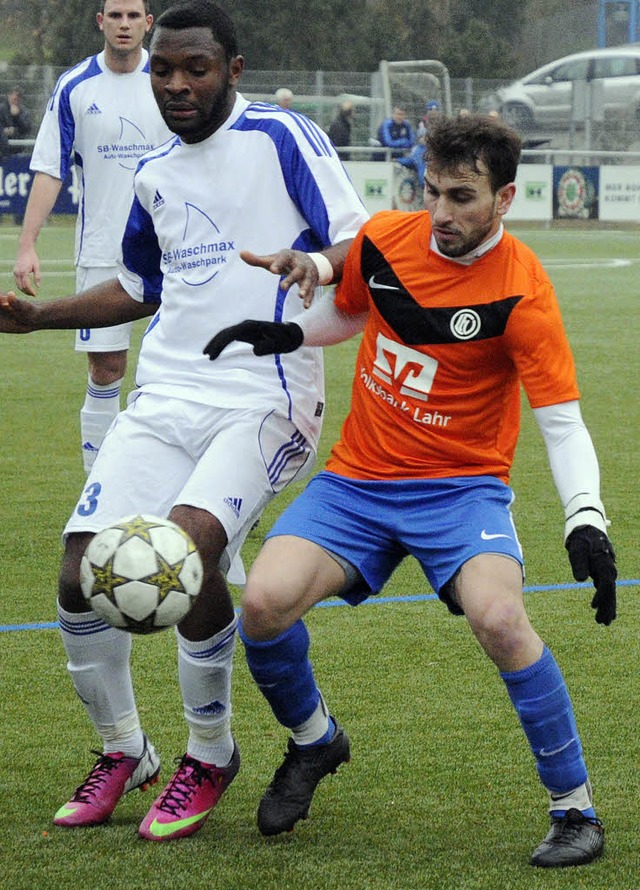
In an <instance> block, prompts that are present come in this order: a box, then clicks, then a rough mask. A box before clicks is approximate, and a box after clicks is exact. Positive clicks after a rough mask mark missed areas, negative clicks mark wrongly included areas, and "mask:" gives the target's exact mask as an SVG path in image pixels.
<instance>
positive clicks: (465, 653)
mask: <svg viewBox="0 0 640 890" xmlns="http://www.w3.org/2000/svg"><path fill="white" fill-rule="evenodd" d="M518 233H519V234H520V236H521V237H522V238H523V240H525V241H527V242H528V243H530V244H531V245H532V246H533V247H534V248H535V249H536V250H537V252H538V253H539V255H540V256H541V257H542V258H543V260H544V261H545V264H546V265H547V267H548V270H549V272H550V274H551V277H552V279H553V281H554V283H555V284H556V287H557V290H558V294H559V297H560V301H561V305H562V309H563V314H564V318H565V322H566V326H567V329H568V332H569V337H570V339H571V342H572V345H573V347H574V351H575V356H576V360H577V364H578V369H579V379H580V384H581V389H582V394H583V413H584V416H585V419H586V421H587V423H588V425H589V427H590V430H591V433H592V436H593V439H594V442H595V444H596V448H597V450H598V453H599V457H600V464H601V473H602V489H603V498H604V500H605V504H606V505H607V510H608V513H609V517H610V519H611V520H612V526H611V536H612V539H613V541H614V544H615V546H616V550H617V555H618V565H619V574H620V581H621V583H620V591H619V617H618V620H617V621H616V622H615V623H614V624H613V625H612V626H611V627H610V628H608V629H605V628H602V627H599V626H597V625H596V624H595V622H594V620H593V612H592V610H591V609H590V608H589V600H590V592H589V590H588V589H585V587H586V585H582V586H581V585H576V584H575V583H573V582H572V579H571V574H570V570H569V566H568V562H567V559H566V554H565V552H564V549H563V546H562V527H563V523H562V512H561V509H560V505H559V503H558V500H557V495H556V493H555V490H554V488H553V484H552V481H551V476H550V472H549V469H548V466H547V462H546V455H545V452H544V447H543V444H542V440H541V438H540V435H539V433H538V431H537V428H536V426H535V422H534V420H533V417H532V414H531V412H530V411H529V409H528V408H527V407H526V406H525V410H524V412H523V432H522V438H521V443H520V445H519V448H518V452H517V457H516V465H515V468H514V474H513V479H512V482H513V486H514V489H515V491H516V494H517V500H516V504H515V514H516V521H517V524H518V529H519V534H520V538H521V541H522V544H523V547H524V551H525V556H526V557H527V585H528V587H527V603H528V609H529V612H530V615H531V617H532V620H533V622H534V624H535V626H536V628H537V629H538V631H539V632H540V634H541V635H542V636H543V637H544V639H545V640H546V642H547V643H548V645H549V646H550V648H551V649H552V650H553V652H554V654H555V655H556V658H557V659H558V661H559V663H560V665H561V666H562V668H563V670H564V673H565V676H566V679H567V682H568V684H569V688H570V691H571V693H572V696H573V700H574V705H575V709H576V713H577V717H578V724H579V727H580V730H581V734H582V741H583V744H584V747H585V753H586V757H587V762H588V765H589V767H590V771H591V779H592V782H593V784H594V789H595V794H596V803H597V806H598V812H599V815H600V816H601V817H602V818H603V820H604V821H605V823H606V827H607V838H608V840H607V844H608V846H607V851H606V854H605V857H604V858H603V859H602V860H601V861H600V862H598V863H595V864H593V865H591V866H588V867H585V868H581V869H570V870H568V871H565V872H551V873H549V872H546V871H538V870H534V869H532V868H530V867H529V865H528V864H527V863H528V856H529V853H530V851H531V849H532V848H533V847H534V846H535V845H536V844H537V843H538V841H539V840H540V839H541V837H542V836H543V835H544V834H545V832H546V830H547V814H546V793H545V792H544V789H543V788H542V787H541V785H540V784H539V782H538V780H537V777H536V773H535V768H534V763H533V758H532V756H531V754H530V752H529V750H528V747H527V745H526V743H525V741H524V738H523V736H522V734H521V731H520V728H519V726H518V723H517V720H516V718H515V715H514V713H513V711H512V708H511V705H510V703H509V700H508V696H507V694H506V692H505V690H504V688H503V686H502V683H501V682H500V680H499V678H498V677H497V676H496V671H495V669H494V668H493V667H492V666H491V664H490V663H489V662H488V661H487V659H486V658H485V656H484V655H483V654H482V652H481V651H480V649H479V647H478V645H477V644H476V643H475V641H474V640H473V639H472V637H471V635H470V632H469V630H468V628H467V626H466V624H465V622H464V620H463V619H455V618H453V617H452V616H450V615H449V614H448V612H447V610H446V609H445V607H444V606H442V605H441V604H440V603H439V602H437V601H435V600H434V599H433V597H432V595H431V591H430V589H429V587H428V585H427V582H426V581H425V579H424V578H423V576H422V575H421V573H420V572H419V570H418V568H417V565H416V564H415V563H414V562H412V561H406V562H405V564H403V565H402V566H401V567H400V569H399V570H398V571H397V572H396V574H395V575H394V577H393V578H392V580H391V582H390V583H389V585H388V586H387V588H386V590H385V591H384V593H383V596H382V598H380V600H379V601H373V602H372V603H370V604H367V605H363V606H361V607H359V608H358V609H357V610H353V609H348V608H346V607H343V606H340V604H338V603H332V604H330V606H331V607H321V608H317V609H315V610H313V612H312V613H311V614H310V615H309V619H308V625H309V629H310V632H311V636H312V641H313V650H312V655H313V657H314V662H315V666H316V672H317V675H318V678H319V681H320V684H321V686H322V689H323V692H324V693H325V697H326V698H327V700H328V702H329V703H330V705H331V708H332V710H333V712H334V713H335V714H336V716H337V717H338V718H339V719H340V721H341V722H342V723H344V725H345V727H346V728H347V730H348V732H349V734H350V736H351V740H352V761H351V763H350V764H349V765H347V766H345V767H343V768H341V770H340V771H339V773H338V775H337V776H335V777H330V778H329V779H327V780H326V781H325V782H324V783H323V784H322V785H321V786H320V789H319V790H318V793H317V795H316V799H315V801H314V805H313V808H312V811H311V816H310V818H309V820H308V821H307V822H305V823H302V824H300V825H299V826H298V827H297V828H296V831H295V832H294V833H293V834H291V835H287V836H286V837H282V838H277V839H273V840H265V839H263V838H262V837H261V836H260V835H259V833H258V830H257V828H256V825H255V810H256V806H257V802H258V799H259V796H260V794H261V793H262V790H263V788H264V787H265V785H266V784H267V783H268V781H269V780H270V778H271V774H272V772H273V769H274V767H275V766H276V765H277V764H279V762H280V760H281V756H282V753H283V750H284V745H285V740H286V735H285V733H284V732H283V731H282V730H280V729H279V728H278V727H277V725H276V724H275V723H274V721H273V719H272V717H271V715H270V713H269V712H268V710H267V707H266V705H265V704H264V702H263V700H262V698H261V696H260V695H259V693H258V692H257V691H256V689H255V688H254V685H253V682H252V681H251V679H250V677H249V675H248V673H247V670H246V668H245V665H244V659H243V657H242V652H241V651H240V648H239V649H238V651H237V657H236V673H235V689H234V710H235V718H234V731H235V734H236V737H237V739H238V743H239V745H240V748H241V752H242V755H243V766H242V770H241V772H240V774H239V776H238V778H237V780H236V782H235V783H234V784H233V786H232V787H231V789H230V790H229V792H228V794H227V795H226V796H225V798H224V800H223V802H222V803H221V805H220V807H219V808H218V809H217V810H216V812H215V813H214V815H213V816H212V818H211V819H210V820H209V822H208V823H207V825H206V827H205V828H204V829H203V830H202V831H201V832H199V833H198V834H196V835H195V836H193V837H192V838H189V839H187V840H184V841H181V842H175V843H170V844H149V843H144V842H142V841H138V840H137V837H136V829H137V825H138V823H139V822H140V821H141V819H142V818H143V816H144V815H145V813H146V810H147V808H148V807H149V805H150V804H151V801H152V799H153V797H152V794H151V793H147V794H145V795H142V796H141V795H139V794H138V793H137V792H135V793H134V794H132V795H129V797H127V798H126V799H125V800H124V801H123V802H122V804H121V805H120V806H119V807H118V809H117V810H116V812H115V814H114V817H113V819H112V822H111V824H110V825H109V826H105V827H100V828H94V829H86V830H82V831H78V832H73V831H66V830H63V829H55V828H54V827H53V826H52V824H51V817H52V814H53V813H54V811H55V810H56V809H57V807H58V806H59V805H60V804H61V803H62V802H64V800H66V799H67V797H68V795H69V794H70V793H71V791H72V790H73V788H74V786H75V785H76V784H77V782H78V781H80V780H81V778H83V776H84V774H85V773H86V771H87V770H88V769H89V767H90V766H91V764H92V763H93V759H94V755H92V754H91V753H90V749H91V748H94V747H96V746H97V739H96V737H95V736H94V735H93V733H92V730H91V728H90V726H89V724H88V721H87V720H86V718H85V714H84V709H83V708H82V706H81V705H80V703H79V702H78V701H77V700H76V698H75V696H74V694H73V692H72V687H71V683H70V680H69V678H68V676H67V672H66V667H65V658H64V653H63V649H62V645H61V643H60V640H59V637H58V633H57V631H56V630H55V628H54V626H53V624H54V622H55V617H56V613H55V584H56V575H57V568H58V562H59V558H60V553H61V546H60V530H61V528H62V526H63V524H64V522H65V520H66V518H67V515H68V513H69V512H70V510H71V508H72V507H73V505H74V503H75V500H76V498H77V495H78V494H79V492H80V489H81V486H82V483H83V473H82V469H81V460H80V453H79V432H78V410H79V407H80V403H81V401H82V397H83V391H84V382H85V379H86V360H85V358H84V356H78V355H76V354H74V352H73V348H72V344H73V334H72V333H71V332H47V333H42V332H41V333H36V334H33V335H30V336H27V337H13V338H12V337H8V336H5V335H0V418H1V420H0V428H1V436H0V459H1V461H2V463H1V466H2V486H1V489H0V647H1V650H2V662H1V664H2V668H1V670H2V680H1V690H2V705H1V709H0V713H1V715H2V731H1V734H0V795H1V801H2V802H1V804H0V885H1V886H2V887H3V888H7V890H22V888H24V890H31V888H54V887H55V888H60V890H66V888H77V887H83V888H86V890H103V888H104V890H107V888H111V887H114V886H117V887H120V886H121V887H126V888H131V890H142V888H145V890H154V888H167V890H173V888H185V890H199V888H207V890H210V888H211V890H214V888H215V890H245V888H246V890H339V888H345V890H351V888H353V890H419V888H420V890H538V888H545V890H560V888H561V890H575V888H587V890H638V888H640V871H639V867H638V866H639V862H640V836H639V833H638V825H639V823H640V803H639V802H638V801H639V794H638V791H639V781H638V772H637V764H638V759H639V755H640V750H639V749H640V741H639V733H638V726H637V722H638V721H637V717H636V714H637V710H636V709H637V708H638V697H639V695H640V683H639V681H638V665H639V663H640V635H639V634H638V632H637V629H638V625H639V622H640V605H639V603H638V593H639V588H640V558H639V556H638V528H639V527H640V523H639V520H640V515H639V514H640V509H639V506H638V496H637V495H638V479H639V478H640V461H639V458H638V448H637V436H638V431H639V429H640V423H639V421H640V400H639V399H638V397H637V391H636V387H637V380H638V378H639V372H640V367H639V365H640V351H639V349H638V341H639V335H640V322H639V318H640V313H639V312H638V287H637V281H638V263H639V260H638V250H637V243H638V233H637V232H631V231H624V232H614V231H607V232H602V231H597V230H595V229H590V230H575V229H568V228H563V229H552V230H536V231H529V230H525V229H519V230H518ZM16 236H17V230H16V229H15V228H13V227H11V226H9V225H7V224H5V225H3V226H0V287H1V288H2V289H8V288H9V287H10V286H11V285H12V275H11V274H10V273H11V268H12V265H13V258H14V255H15V248H16ZM71 245H72V229H71V228H70V227H69V226H68V225H65V224H64V223H61V224H54V225H50V226H48V227H47V228H46V229H45V230H44V231H43V233H42V236H41V256H42V259H43V265H44V283H43V286H42V297H43V298H49V297H52V296H55V295H61V294H67V293H71V292H72V289H73V269H72V265H71V263H70V257H71V254H72V246H71ZM139 333H140V332H139V331H138V334H139ZM354 351H355V343H347V344H342V345H340V346H337V347H333V348H331V349H329V350H327V380H328V404H329V409H328V416H327V420H326V423H325V430H324V434H323V447H322V454H321V462H322V460H323V459H324V457H326V454H327V451H328V448H329V446H330V444H331V443H332V442H333V440H334V439H335V438H336V436H337V434H338V430H339V425H340V423H341V420H342V418H343V416H344V414H345V412H346V410H347V406H348V401H349V391H350V380H351V370H352V363H353V357H354ZM130 380H131V372H130V373H129V382H130ZM295 493H296V491H295V490H294V491H292V492H289V493H287V494H286V495H282V496H281V497H280V500H279V501H277V502H276V504H275V505H273V506H272V508H271V509H270V510H269V511H267V513H266V514H265V516H264V518H263V520H262V522H261V524H260V527H259V528H258V530H257V531H255V532H253V533H252V535H251V537H250V539H249V540H248V542H247V544H246V547H245V551H244V555H245V560H246V562H248V563H250V562H251V560H252V558H253V556H254V555H255V553H256V552H257V549H258V548H259V546H260V541H261V535H262V534H263V532H264V530H265V529H266V528H268V526H269V525H270V522H271V520H272V519H273V518H274V516H275V515H276V513H277V512H279V511H280V510H281V509H282V507H283V506H284V504H285V502H286V501H287V500H288V499H289V497H291V496H293V494H295ZM236 593H237V592H236ZM134 675H135V679H136V687H137V691H138V703H139V708H140V712H141V715H142V720H143V724H144V727H145V729H146V731H147V732H148V734H149V736H150V737H151V738H152V739H153V741H154V743H155V745H156V746H157V748H158V750H159V752H160V753H161V755H162V757H163V760H164V767H163V773H162V776H163V778H164V779H165V780H166V779H167V778H168V777H169V776H170V775H171V772H172V770H173V764H172V758H173V757H175V756H177V755H180V754H182V753H183V750H184V745H185V728H184V724H183V722H182V719H181V705H180V699H179V694H178V686H177V679H176V666H175V655H174V641H173V636H172V633H171V632H167V633H165V634H161V635H159V636H155V637H153V638H138V639H136V641H135V646H134ZM160 787H161V786H160Z"/></svg>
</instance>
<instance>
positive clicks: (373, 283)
mask: <svg viewBox="0 0 640 890" xmlns="http://www.w3.org/2000/svg"><path fill="white" fill-rule="evenodd" d="M369 287H373V288H375V289H377V290H400V288H399V287H393V286H392V285H390V284H380V282H378V281H376V280H375V275H372V276H371V278H370V279H369Z"/></svg>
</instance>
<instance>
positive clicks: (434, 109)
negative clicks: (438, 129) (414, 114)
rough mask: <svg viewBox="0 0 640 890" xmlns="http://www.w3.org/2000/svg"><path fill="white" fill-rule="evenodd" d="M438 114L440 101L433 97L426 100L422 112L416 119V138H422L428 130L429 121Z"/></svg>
mask: <svg viewBox="0 0 640 890" xmlns="http://www.w3.org/2000/svg"><path fill="white" fill-rule="evenodd" d="M439 114H440V103H439V102H437V101H436V100H435V99H430V100H429V101H428V102H425V105H424V114H423V116H422V117H421V118H420V120H419V121H418V127H417V136H418V139H420V138H422V139H424V137H425V136H426V135H427V133H428V132H429V121H430V120H432V119H433V118H434V117H436V116H438V115H439Z"/></svg>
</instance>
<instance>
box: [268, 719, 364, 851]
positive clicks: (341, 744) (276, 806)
mask: <svg viewBox="0 0 640 890" xmlns="http://www.w3.org/2000/svg"><path fill="white" fill-rule="evenodd" d="M350 757H351V754H350V749H349V737H348V736H347V734H346V732H345V731H344V729H342V727H341V726H338V724H336V731H335V734H334V736H333V738H332V739H331V741H330V742H329V743H328V744H326V745H312V746H310V747H308V748H299V747H298V746H297V745H296V744H295V743H294V741H293V739H289V742H288V744H287V752H286V754H285V756H284V762H283V763H282V765H281V766H279V767H278V769H277V770H276V771H275V774H274V776H273V779H272V781H271V784H270V785H269V787H268V788H267V790H266V791H265V793H264V794H263V796H262V800H261V801H260V806H259V807H258V828H259V829H260V832H261V834H264V835H273V834H280V832H282V831H293V826H294V825H295V824H296V822H298V820H300V819H306V818H307V816H308V815H309V807H310V806H311V801H312V799H313V793H314V791H315V790H316V787H317V786H318V783H319V782H320V780H321V779H323V778H324V777H325V776H327V775H329V773H335V771H336V770H337V769H338V767H339V766H340V764H341V763H348V762H349V759H350Z"/></svg>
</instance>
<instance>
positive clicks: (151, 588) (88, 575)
mask: <svg viewBox="0 0 640 890" xmlns="http://www.w3.org/2000/svg"><path fill="white" fill-rule="evenodd" d="M80 585H81V587H82V592H83V594H84V596H85V599H86V600H87V602H88V603H89V605H90V606H91V608H92V609H93V611H94V612H95V613H96V614H97V615H98V616H99V617H100V618H102V620H103V621H106V622H107V624H110V625H111V626H112V627H118V628H120V629H122V630H128V631H130V632H131V633H136V634H150V633H155V632H156V631H159V630H163V629H164V628H165V627H170V626H171V625H173V624H177V623H178V622H179V621H181V620H182V619H183V618H184V617H185V615H187V613H188V612H189V610H190V609H191V607H192V606H193V603H194V601H195V599H196V597H197V596H198V594H199V593H200V588H201V587H202V560H201V559H200V554H199V553H198V551H197V549H196V545H195V544H194V543H193V541H192V540H191V538H190V537H189V535H188V534H187V533H186V532H185V531H184V530H183V529H181V528H180V526H179V525H176V524H175V523H174V522H170V521H169V520H168V519H159V518H157V517H155V516H128V517H126V518H125V519H122V520H120V522H118V523H116V524H115V525H112V526H110V527H109V528H105V529H103V530H102V531H101V532H98V534H97V535H95V537H93V538H92V539H91V541H90V542H89V545H88V547H87V549H86V550H85V553H84V555H83V557H82V561H81V563H80Z"/></svg>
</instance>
